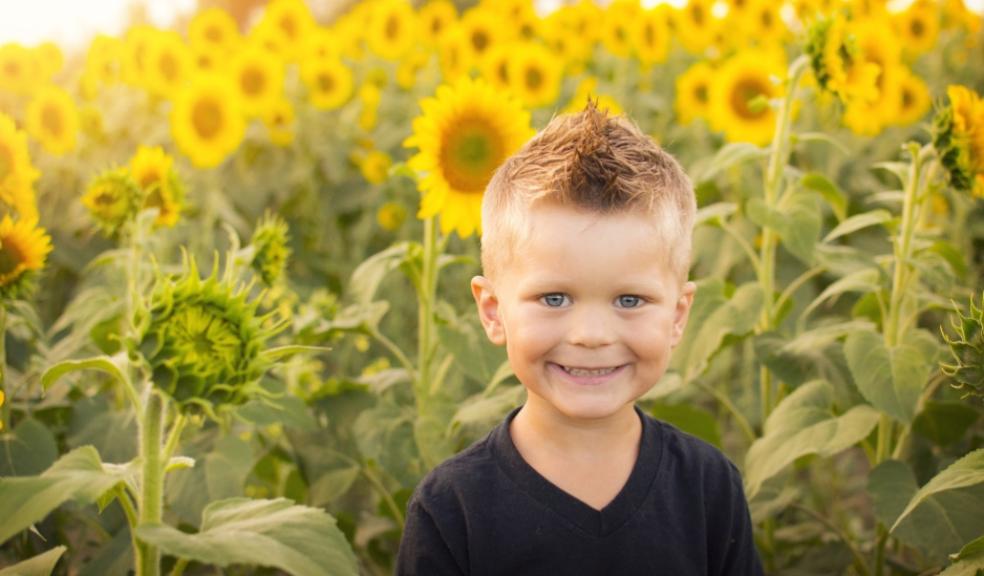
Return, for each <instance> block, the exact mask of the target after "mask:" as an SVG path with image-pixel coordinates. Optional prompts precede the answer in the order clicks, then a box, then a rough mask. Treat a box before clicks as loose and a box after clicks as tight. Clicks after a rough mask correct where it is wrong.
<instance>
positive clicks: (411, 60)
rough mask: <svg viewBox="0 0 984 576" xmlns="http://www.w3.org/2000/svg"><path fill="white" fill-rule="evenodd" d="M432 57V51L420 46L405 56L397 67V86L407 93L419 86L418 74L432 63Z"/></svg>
mask: <svg viewBox="0 0 984 576" xmlns="http://www.w3.org/2000/svg"><path fill="white" fill-rule="evenodd" d="M430 57H431V52H430V50H429V49H426V48H422V47H419V46H418V47H416V48H414V49H412V50H410V51H409V52H407V53H406V54H404V56H403V58H401V59H400V65H399V66H397V67H396V85H397V86H399V87H400V88H402V89H404V90H406V91H410V90H412V89H413V87H414V85H416V84H417V72H419V71H420V69H421V68H423V67H424V66H426V65H427V63H428V62H430Z"/></svg>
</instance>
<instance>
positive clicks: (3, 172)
mask: <svg viewBox="0 0 984 576" xmlns="http://www.w3.org/2000/svg"><path fill="white" fill-rule="evenodd" d="M13 172H14V152H13V150H11V149H10V147H9V146H5V145H3V144H2V143H0V182H3V181H4V180H5V179H6V178H7V176H9V175H10V174H13Z"/></svg>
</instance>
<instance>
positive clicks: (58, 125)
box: [27, 86, 79, 156]
mask: <svg viewBox="0 0 984 576" xmlns="http://www.w3.org/2000/svg"><path fill="white" fill-rule="evenodd" d="M78 131H79V113H78V110H76V108H75V101H74V100H72V97H71V96H69V95H68V93H67V92H65V91H64V90H62V89H61V88H58V87H56V86H46V87H45V88H42V89H41V90H39V91H38V92H37V94H35V96H34V98H33V99H32V100H31V102H30V104H28V106H27V133H28V134H30V135H31V137H33V138H34V139H35V140H37V141H38V142H40V143H41V145H42V146H43V147H44V149H45V150H47V151H48V152H49V153H51V154H54V155H57V156H60V155H62V154H65V153H66V152H71V151H72V150H73V149H74V148H75V141H76V138H77V136H78Z"/></svg>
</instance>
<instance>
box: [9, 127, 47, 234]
mask: <svg viewBox="0 0 984 576" xmlns="http://www.w3.org/2000/svg"><path fill="white" fill-rule="evenodd" d="M38 176H39V174H38V171H37V170H36V169H35V168H34V166H33V165H32V164H31V158H30V156H29V155H28V149H27V136H26V135H25V134H24V132H22V131H20V130H18V129H17V126H16V125H15V124H14V121H13V120H11V119H10V117H8V116H6V115H5V114H4V113H2V112H0V215H3V214H9V213H13V214H15V215H17V216H18V217H19V218H21V219H24V220H37V218H38V209H37V201H36V200H35V197H34V181H35V180H37V179H38Z"/></svg>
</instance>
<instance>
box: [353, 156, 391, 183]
mask: <svg viewBox="0 0 984 576" xmlns="http://www.w3.org/2000/svg"><path fill="white" fill-rule="evenodd" d="M356 162H357V163H358V165H359V172H361V173H362V177H363V178H365V179H366V182H368V183H370V184H382V183H383V182H385V181H386V179H387V178H389V169H390V166H392V165H393V160H392V159H391V158H390V157H389V154H387V153H385V152H383V151H382V150H370V151H368V152H366V153H365V154H364V155H363V156H362V157H361V158H357V159H356Z"/></svg>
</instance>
